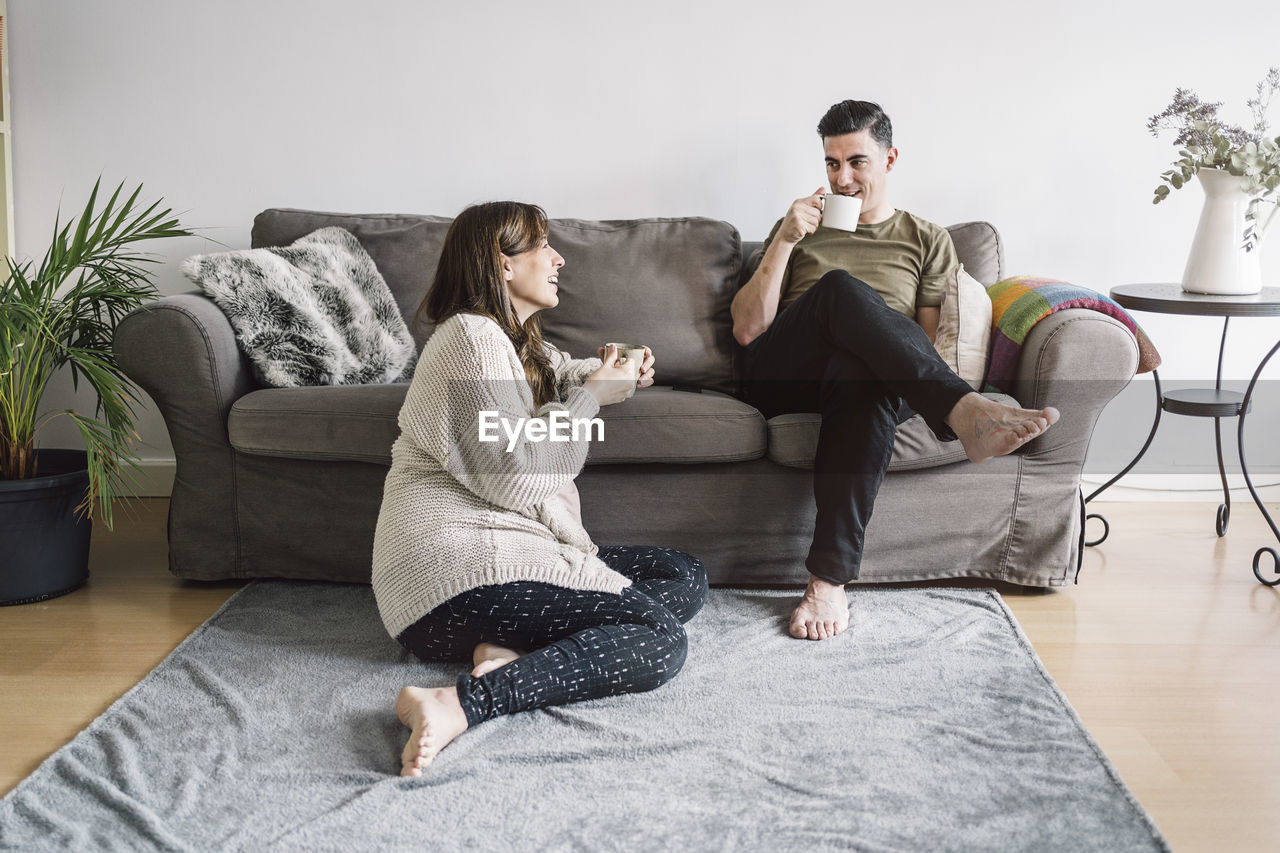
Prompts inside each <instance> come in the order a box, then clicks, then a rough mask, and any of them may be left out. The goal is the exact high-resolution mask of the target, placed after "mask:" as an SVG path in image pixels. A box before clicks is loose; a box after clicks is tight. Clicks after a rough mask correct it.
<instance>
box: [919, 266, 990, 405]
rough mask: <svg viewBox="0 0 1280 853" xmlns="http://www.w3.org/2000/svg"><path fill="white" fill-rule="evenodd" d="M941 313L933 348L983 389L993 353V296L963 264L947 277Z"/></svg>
mask: <svg viewBox="0 0 1280 853" xmlns="http://www.w3.org/2000/svg"><path fill="white" fill-rule="evenodd" d="M938 313H939V317H938V333H937V335H936V336H935V337H934V343H933V346H934V349H936V350H937V351H938V355H940V356H942V360H943V361H945V362H946V363H947V365H948V366H949V367H950V368H951V369H952V370H954V371H955V372H956V374H957V375H958V376H959V377H960V378H961V379H963V380H964V381H965V382H968V383H969V385H970V386H971V387H973V388H974V389H975V390H978V389H981V388H982V380H983V377H985V376H986V375H987V362H988V361H989V360H990V357H991V297H990V296H988V295H987V289H986V288H985V287H983V286H982V283H981V282H980V281H978V280H977V279H975V278H974V277H973V276H971V275H969V274H968V273H967V272H965V271H964V264H960V265H959V266H958V267H956V269H955V271H954V272H953V273H952V274H951V275H950V276H949V277H948V279H947V284H946V288H945V289H944V290H943V293H942V308H941V309H940V310H939V312H938Z"/></svg>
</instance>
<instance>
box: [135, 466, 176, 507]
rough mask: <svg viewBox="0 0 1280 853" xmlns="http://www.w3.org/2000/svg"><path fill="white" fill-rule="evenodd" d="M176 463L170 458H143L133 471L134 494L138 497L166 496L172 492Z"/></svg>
mask: <svg viewBox="0 0 1280 853" xmlns="http://www.w3.org/2000/svg"><path fill="white" fill-rule="evenodd" d="M176 471H177V465H176V463H174V462H173V461H172V460H170V459H144V460H142V464H141V465H140V467H139V469H138V471H136V472H135V474H134V476H135V478H136V482H135V489H136V491H135V494H136V495H137V496H138V497H140V498H167V497H169V496H170V495H171V494H173V478H174V474H175V473H176Z"/></svg>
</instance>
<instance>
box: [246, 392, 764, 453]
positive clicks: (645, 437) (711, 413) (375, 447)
mask: <svg viewBox="0 0 1280 853" xmlns="http://www.w3.org/2000/svg"><path fill="white" fill-rule="evenodd" d="M408 388H409V386H408V385H407V384H404V383H400V384H395V385H363V386H362V385H350V386H347V385H342V386H333V387H328V388H264V389H262V390H260V391H254V392H252V393H250V394H246V395H245V396H243V397H241V398H240V399H239V400H237V401H236V402H235V404H234V405H233V406H232V407H231V414H230V415H229V417H228V419H227V431H228V434H229V437H230V440H231V446H232V447H234V448H235V449H236V450H238V451H240V452H242V453H248V454H252V455H255V456H283V457H288V458H294V459H315V460H329V461H344V462H373V463H377V464H381V465H390V464H391V445H392V444H393V443H394V442H395V440H396V438H397V437H398V436H399V435H400V427H399V424H398V422H397V417H398V415H399V413H400V407H401V406H402V405H403V404H404V396H405V393H406V392H407V391H408ZM599 417H600V419H601V420H602V421H603V422H604V440H603V441H597V442H594V443H593V444H592V447H591V453H590V455H589V457H588V459H587V464H588V465H599V464H610V463H623V462H667V463H695V462H735V461H739V460H744V459H758V458H760V457H761V456H763V455H764V452H765V439H766V431H765V424H764V418H763V417H762V416H761V415H760V413H759V412H757V411H756V410H755V409H753V408H751V407H750V406H748V405H747V404H746V403H742V402H740V401H738V400H735V399H733V398H732V397H729V396H727V395H725V394H717V393H714V392H705V393H701V394H698V393H692V392H688V391H674V390H672V389H671V388H664V387H660V386H659V387H652V388H646V389H645V390H643V391H639V392H637V393H636V394H635V396H633V397H631V398H630V399H629V400H626V401H625V402H622V403H619V404H617V405H613V406H606V407H605V408H604V409H602V410H601V411H600V415H599Z"/></svg>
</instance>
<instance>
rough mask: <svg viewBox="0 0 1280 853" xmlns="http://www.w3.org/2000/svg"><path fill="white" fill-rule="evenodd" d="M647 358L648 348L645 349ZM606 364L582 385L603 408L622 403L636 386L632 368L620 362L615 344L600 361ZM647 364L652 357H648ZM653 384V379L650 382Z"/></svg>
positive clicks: (610, 346)
mask: <svg viewBox="0 0 1280 853" xmlns="http://www.w3.org/2000/svg"><path fill="white" fill-rule="evenodd" d="M645 351H646V356H647V353H648V347H645ZM600 360H601V361H603V362H604V364H603V365H602V366H601V367H600V369H599V370H597V371H596V372H595V373H593V374H591V375H590V376H588V377H587V379H586V381H585V382H583V383H582V387H583V388H584V389H586V391H587V393H589V394H590V395H591V396H592V397H595V398H596V402H597V403H599V404H600V405H601V406H608V405H610V404H612V403H621V402H622V401H623V400H625V399H627V397H628V396H629V395H630V394H631V391H632V389H634V388H635V387H636V386H635V385H634V384H633V383H632V379H631V376H632V373H631V368H630V367H628V366H626V365H625V364H622V363H621V362H620V361H619V360H618V348H617V347H616V346H614V345H613V344H609V346H608V348H607V349H606V350H605V353H604V355H603V356H602V357H601V359H600ZM645 360H646V362H647V361H649V360H651V357H648V356H647V357H646V359H645ZM649 381H650V383H652V381H653V380H652V379H650V380H649Z"/></svg>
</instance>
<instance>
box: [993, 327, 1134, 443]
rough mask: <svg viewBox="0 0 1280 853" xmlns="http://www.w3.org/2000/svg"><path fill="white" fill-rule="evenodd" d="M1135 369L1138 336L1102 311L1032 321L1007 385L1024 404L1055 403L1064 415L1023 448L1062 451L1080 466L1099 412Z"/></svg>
mask: <svg viewBox="0 0 1280 853" xmlns="http://www.w3.org/2000/svg"><path fill="white" fill-rule="evenodd" d="M1137 369H1138V342H1137V340H1136V339H1135V338H1134V336H1133V333H1132V332H1130V331H1129V330H1128V329H1127V328H1126V327H1125V326H1124V325H1123V324H1122V323H1120V322H1119V321H1118V320H1116V319H1114V318H1112V317H1109V316H1107V315H1106V314H1103V313H1101V312H1098V311H1091V310H1088V309H1085V308H1069V309H1066V310H1064V311H1058V312H1055V313H1053V314H1050V315H1049V316H1048V317H1045V318H1044V319H1043V320H1041V321H1040V322H1039V323H1036V325H1035V326H1034V327H1033V328H1032V329H1031V332H1030V333H1029V334H1028V335H1027V339H1026V341H1025V342H1024V343H1023V345H1022V353H1021V357H1020V359H1019V361H1018V365H1017V370H1016V372H1015V374H1014V387H1013V388H1012V389H1011V390H1012V392H1013V396H1014V397H1016V398H1017V399H1018V402H1019V403H1021V404H1022V405H1023V406H1025V407H1027V408H1031V409H1039V408H1043V407H1044V406H1053V407H1055V408H1056V409H1058V411H1059V412H1061V413H1062V419H1061V420H1060V421H1059V422H1058V423H1057V424H1056V425H1055V426H1054V428H1053V429H1051V430H1049V432H1048V433H1046V434H1045V436H1044V437H1043V438H1041V439H1038V440H1037V441H1035V442H1033V443H1032V444H1030V445H1028V447H1027V451H1028V452H1029V453H1032V454H1035V455H1043V454H1050V453H1052V454H1054V455H1055V456H1058V455H1059V454H1061V456H1062V458H1065V459H1078V461H1079V463H1080V464H1081V465H1083V464H1084V456H1085V452H1086V451H1087V450H1088V446H1089V437H1090V436H1091V435H1092V434H1093V427H1094V424H1095V423H1096V422H1097V420H1098V416H1099V415H1101V414H1102V410H1103V409H1104V408H1106V406H1107V404H1108V403H1110V402H1111V400H1112V398H1114V397H1115V396H1116V395H1117V394H1119V393H1120V391H1121V390H1122V389H1123V388H1124V387H1125V386H1126V385H1128V384H1129V382H1130V380H1132V379H1133V375H1134V372H1135V371H1136V370H1137Z"/></svg>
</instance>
